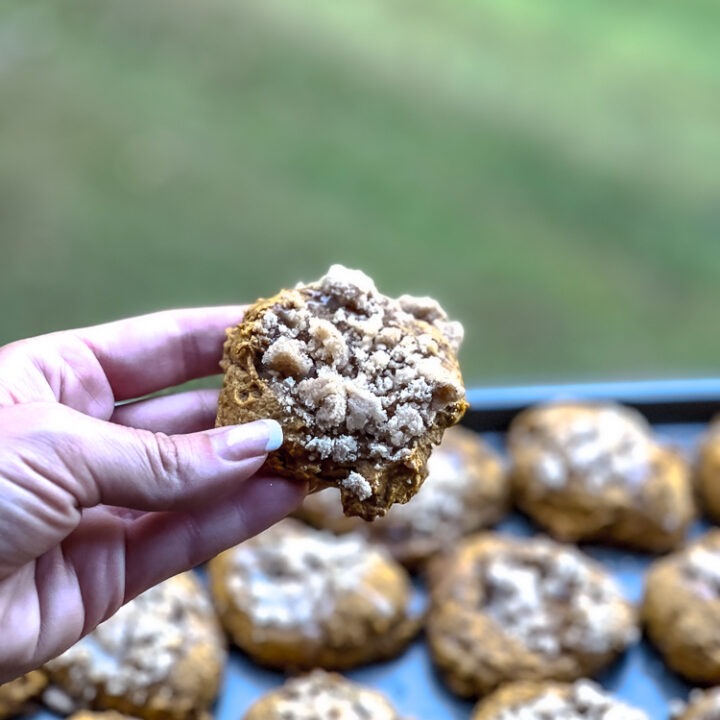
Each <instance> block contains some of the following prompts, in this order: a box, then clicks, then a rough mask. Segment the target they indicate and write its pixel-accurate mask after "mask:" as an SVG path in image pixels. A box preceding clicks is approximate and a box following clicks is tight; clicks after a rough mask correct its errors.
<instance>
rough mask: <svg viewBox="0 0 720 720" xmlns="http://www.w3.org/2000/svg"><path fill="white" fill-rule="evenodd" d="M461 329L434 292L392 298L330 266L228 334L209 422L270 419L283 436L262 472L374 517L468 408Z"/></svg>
mask: <svg viewBox="0 0 720 720" xmlns="http://www.w3.org/2000/svg"><path fill="white" fill-rule="evenodd" d="M462 333H463V330H462V326H461V325H460V324H459V323H456V322H450V321H448V319H447V315H446V314H445V312H444V311H443V310H442V308H441V307H440V306H439V305H438V304H437V303H436V302H435V301H434V300H431V299H430V298H415V297H411V296H409V295H403V296H401V297H400V298H398V299H393V298H389V297H387V296H385V295H382V294H381V293H379V292H378V290H377V289H376V287H375V284H374V283H373V281H372V280H371V279H370V278H369V277H368V276H367V275H365V274H364V273H362V272H360V271H357V270H348V269H347V268H345V267H343V266H341V265H333V266H332V267H331V268H330V270H329V271H328V273H327V275H325V276H324V277H323V278H321V279H320V280H318V281H317V282H315V283H311V284H309V285H302V286H298V287H296V288H295V289H293V290H283V291H281V292H280V293H278V294H277V295H275V296H274V297H272V298H270V299H269V300H260V301H258V302H257V303H255V304H254V305H253V306H251V307H250V308H249V309H248V311H247V313H246V314H245V317H244V318H243V320H242V322H241V323H240V324H239V325H237V326H236V327H234V328H231V329H229V330H228V337H227V341H226V343H225V348H224V354H223V360H222V368H223V370H224V372H225V379H224V383H223V388H222V391H221V394H220V400H219V407H218V416H217V424H218V425H233V424H237V423H244V422H250V421H252V420H259V419H262V418H273V419H275V420H277V421H278V422H279V423H280V424H281V425H282V428H283V433H284V436H285V442H284V444H283V446H282V447H281V448H280V449H279V450H278V451H277V452H274V453H272V454H271V455H270V456H269V458H268V463H267V464H268V467H269V469H270V470H272V471H273V472H276V473H278V474H279V475H282V476H285V477H292V478H298V479H304V480H307V481H309V482H310V484H311V487H312V488H313V489H314V488H318V487H328V486H336V487H339V489H340V492H341V495H342V503H343V509H344V511H345V513H346V514H347V515H358V516H360V517H363V518H365V519H366V520H372V519H373V518H375V517H377V516H380V515H384V514H385V512H386V511H387V509H388V508H389V507H390V506H391V505H392V504H393V503H396V502H399V503H404V502H407V501H408V500H409V499H410V498H411V497H412V496H413V495H414V494H415V493H416V492H417V490H418V488H419V487H420V485H421V484H422V482H423V480H424V479H425V477H426V475H427V467H426V466H427V459H428V457H429V455H430V452H431V450H432V447H433V445H436V444H438V443H439V442H440V440H441V438H442V435H443V432H444V431H445V429H446V428H448V427H449V426H451V425H454V424H455V423H457V422H458V421H459V420H460V418H461V417H462V415H463V413H464V412H465V410H466V408H467V402H466V401H465V389H464V387H463V382H462V377H461V374H460V368H459V365H458V361H457V355H456V353H457V350H458V347H459V344H460V341H461V339H462Z"/></svg>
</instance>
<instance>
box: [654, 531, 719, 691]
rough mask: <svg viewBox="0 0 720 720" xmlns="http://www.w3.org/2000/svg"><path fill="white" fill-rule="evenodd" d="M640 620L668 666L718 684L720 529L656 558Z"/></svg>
mask: <svg viewBox="0 0 720 720" xmlns="http://www.w3.org/2000/svg"><path fill="white" fill-rule="evenodd" d="M642 619H643V621H644V623H645V627H646V629H647V634H648V636H649V637H650V639H651V640H652V642H653V643H654V645H655V646H656V647H657V649H658V650H659V652H660V654H661V655H662V656H663V658H664V659H665V662H666V663H667V665H668V666H669V667H671V668H672V669H673V670H675V672H677V673H679V674H680V675H683V676H684V677H686V678H687V679H688V680H690V681H692V682H697V683H707V684H720V530H711V531H710V532H708V533H706V534H705V535H703V536H702V537H701V538H699V539H698V540H697V541H695V542H693V543H692V544H690V545H688V546H687V547H685V548H683V549H682V550H679V551H677V552H675V553H673V554H672V555H669V556H668V557H666V558H662V559H661V560H657V561H655V563H653V565H652V566H651V567H650V570H649V571H648V574H647V576H646V579H645V596H644V599H643V605H642Z"/></svg>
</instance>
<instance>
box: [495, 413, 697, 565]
mask: <svg viewBox="0 0 720 720" xmlns="http://www.w3.org/2000/svg"><path fill="white" fill-rule="evenodd" d="M508 448H509V452H510V456H511V476H512V481H513V491H514V495H515V498H516V501H517V504H518V506H519V507H520V509H521V510H522V511H523V512H525V513H527V514H528V515H529V516H530V517H531V518H532V519H533V520H535V521H536V522H537V523H538V524H539V525H541V526H542V527H543V528H544V529H545V530H547V531H548V532H549V533H550V534H551V535H553V536H554V537H555V538H557V539H558V540H563V541H567V542H579V541H603V542H611V543H616V544H619V545H624V546H626V547H629V548H636V549H639V550H649V551H665V550H670V549H672V548H674V547H676V546H678V545H679V544H680V543H681V542H682V541H683V539H684V537H685V533H686V531H687V529H688V526H689V525H690V523H691V522H692V520H693V519H694V517H695V508H694V501H693V491H692V483H691V479H690V472H689V468H688V465H687V463H686V462H685V460H684V459H683V458H682V457H681V456H680V455H679V454H678V453H677V452H675V451H673V450H670V449H668V448H664V447H662V446H660V445H658V444H657V443H656V442H655V440H654V439H653V435H652V430H651V428H650V426H649V425H648V423H647V422H646V421H645V419H644V418H643V417H642V416H641V415H640V414H639V413H637V412H635V411H634V410H631V409H629V408H624V407H621V406H619V405H613V404H589V403H555V404H550V405H544V406H540V407H536V408H530V409H529V410H526V411H524V412H522V413H520V414H519V415H518V416H517V417H516V418H515V420H514V421H513V422H512V424H511V427H510V432H509V435H508Z"/></svg>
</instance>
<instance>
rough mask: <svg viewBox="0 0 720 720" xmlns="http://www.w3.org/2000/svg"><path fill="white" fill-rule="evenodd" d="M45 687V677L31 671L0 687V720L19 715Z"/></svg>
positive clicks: (37, 671)
mask: <svg viewBox="0 0 720 720" xmlns="http://www.w3.org/2000/svg"><path fill="white" fill-rule="evenodd" d="M46 685H47V675H46V674H45V673H44V672H43V671H42V670H33V671H32V672H29V673H26V674H25V675H23V676H21V677H19V678H17V679H16V680H11V681H10V682H7V683H3V684H2V685H0V720H4V718H8V717H12V716H13V715H16V714H17V713H19V712H20V711H21V710H22V709H23V707H24V706H25V704H26V703H27V702H28V701H29V700H31V699H32V698H34V697H36V696H37V695H39V694H40V693H41V692H42V691H43V689H44V687H45V686H46Z"/></svg>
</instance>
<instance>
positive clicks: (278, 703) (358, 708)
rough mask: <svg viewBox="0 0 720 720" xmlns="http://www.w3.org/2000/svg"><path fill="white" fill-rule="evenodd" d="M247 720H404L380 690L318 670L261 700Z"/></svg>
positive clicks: (244, 719) (294, 679) (250, 712)
mask: <svg viewBox="0 0 720 720" xmlns="http://www.w3.org/2000/svg"><path fill="white" fill-rule="evenodd" d="M243 720H402V718H401V717H400V715H399V714H398V713H397V711H396V710H395V708H394V707H393V706H392V704H391V703H390V701H389V700H388V699H387V698H386V697H385V696H384V695H383V694H382V693H379V692H378V691H377V690H371V689H370V688H367V687H363V686H362V685H358V684H356V683H354V682H350V680H347V679H346V678H344V677H342V676H341V675H337V674H335V673H326V672H324V671H323V670H314V671H313V672H312V673H310V674H309V675H305V676H304V677H297V678H293V679H291V680H288V681H287V682H286V683H285V684H284V685H283V686H282V687H280V688H278V689H277V690H273V691H272V692H270V693H268V694H267V695H265V696H264V697H262V698H260V700H258V701H257V702H256V703H255V704H254V705H253V706H252V707H251V708H250V709H249V710H248V712H247V713H246V714H245V715H244V716H243Z"/></svg>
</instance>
